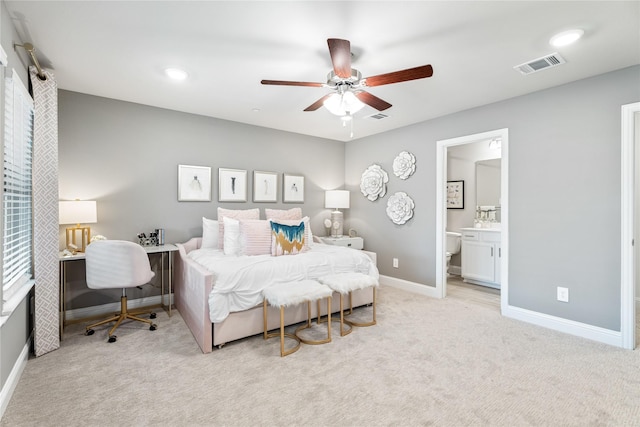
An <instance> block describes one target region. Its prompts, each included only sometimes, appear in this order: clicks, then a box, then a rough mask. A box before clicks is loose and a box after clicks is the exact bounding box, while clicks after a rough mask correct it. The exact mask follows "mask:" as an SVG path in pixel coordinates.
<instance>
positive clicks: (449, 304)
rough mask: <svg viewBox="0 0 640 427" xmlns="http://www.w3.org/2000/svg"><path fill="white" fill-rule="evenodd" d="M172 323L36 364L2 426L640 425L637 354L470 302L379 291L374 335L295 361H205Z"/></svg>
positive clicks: (234, 346)
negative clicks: (563, 332)
mask: <svg viewBox="0 0 640 427" xmlns="http://www.w3.org/2000/svg"><path fill="white" fill-rule="evenodd" d="M368 310H370V308H365V309H361V310H360V311H359V314H361V315H362V316H363V317H366V314H368V313H364V311H368ZM174 313H175V314H174V315H173V316H172V317H171V318H169V317H168V316H167V314H166V313H164V312H162V313H159V314H158V319H157V323H158V327H159V329H158V330H157V331H153V332H151V331H149V330H148V328H147V327H145V326H144V325H137V324H127V325H126V326H125V327H124V328H123V329H122V330H121V331H120V332H119V333H118V342H117V343H115V344H108V343H106V340H105V337H106V330H102V331H97V332H96V334H95V335H93V336H90V337H87V336H84V335H82V330H81V328H80V327H79V326H74V327H72V328H69V329H68V332H67V334H66V336H65V340H64V341H63V342H62V346H61V348H60V349H59V350H57V351H54V352H52V353H49V354H47V355H45V356H42V357H40V358H37V359H31V360H29V362H28V364H27V367H26V369H25V371H24V373H23V375H22V378H21V380H20V383H19V384H18V386H17V388H16V390H15V393H14V395H13V398H12V400H11V402H10V403H9V406H8V408H7V410H6V412H5V415H4V417H3V419H2V421H1V423H0V425H2V426H22V425H33V426H44V425H46V426H120V425H128V426H134V425H135V426H145V425H171V426H200V425H202V426H209V425H211V426H213V425H215V426H291V425H293V426H297V425H300V426H330V425H331V426H334V425H344V426H372V425H373V426H399V425H410V426H414V425H435V426H485V425H486V426H493V425H495V426H530V425H533V426H538V425H542V426H632V425H636V426H637V425H640V353H639V352H638V351H628V350H622V349H618V348H615V347H611V346H607V345H604V344H599V343H595V342H592V341H588V340H584V339H581V338H576V337H572V336H569V335H565V334H561V333H559V332H554V331H550V330H546V329H543V328H539V327H536V326H533V325H528V324H525V323H521V322H518V321H515V320H511V319H506V318H503V317H501V316H500V314H499V312H498V310H497V309H496V308H494V307H491V306H489V305H487V304H481V303H475V302H474V301H472V300H465V299H459V298H455V297H448V298H446V299H444V300H436V299H432V298H427V297H421V296H418V295H415V294H411V293H408V292H404V291H401V290H398V289H394V288H389V287H382V288H381V289H380V291H379V304H378V323H379V324H378V325H377V326H372V327H368V328H356V329H355V330H354V332H353V333H352V334H350V335H347V336H346V337H340V336H339V334H338V333H337V327H336V328H335V329H334V340H333V342H332V343H330V344H325V345H319V346H306V345H303V346H302V347H301V348H300V350H299V351H298V352H297V353H294V354H292V355H290V356H287V357H285V358H280V356H279V343H278V340H277V339H271V340H268V341H264V340H263V339H262V337H261V336H256V337H251V338H248V339H244V340H240V341H238V342H235V343H231V344H228V345H227V346H225V347H224V348H223V349H222V350H215V351H214V352H213V353H211V354H206V355H205V354H202V353H201V352H200V350H199V348H198V346H197V345H196V343H195V341H194V340H193V338H192V336H191V333H190V332H189V330H188V329H187V327H186V326H185V324H184V322H183V321H182V319H181V318H180V316H179V314H178V313H176V312H174Z"/></svg>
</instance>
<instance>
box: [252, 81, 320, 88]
mask: <svg viewBox="0 0 640 427" xmlns="http://www.w3.org/2000/svg"><path fill="white" fill-rule="evenodd" d="M260 83H262V84H263V85H278V86H308V87H322V86H324V83H313V82H291V81H288V80H260Z"/></svg>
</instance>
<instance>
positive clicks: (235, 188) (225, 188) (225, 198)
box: [218, 168, 247, 202]
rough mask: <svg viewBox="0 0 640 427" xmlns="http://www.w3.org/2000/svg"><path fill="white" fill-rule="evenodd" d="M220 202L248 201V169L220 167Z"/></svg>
mask: <svg viewBox="0 0 640 427" xmlns="http://www.w3.org/2000/svg"><path fill="white" fill-rule="evenodd" d="M218 183H219V185H220V187H219V192H218V201H219V202H246V201H247V171H246V170H240V169H223V168H219V169H218Z"/></svg>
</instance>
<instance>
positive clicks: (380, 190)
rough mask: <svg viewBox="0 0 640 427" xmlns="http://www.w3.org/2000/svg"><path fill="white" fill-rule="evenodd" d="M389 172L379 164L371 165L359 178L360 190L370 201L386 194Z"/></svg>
mask: <svg viewBox="0 0 640 427" xmlns="http://www.w3.org/2000/svg"><path fill="white" fill-rule="evenodd" d="M387 182H389V174H387V172H386V171H385V170H384V169H382V168H381V167H380V165H371V166H369V167H368V168H367V169H366V170H365V171H364V172H363V173H362V179H361V180H360V192H362V194H363V195H364V196H365V197H366V198H367V199H369V200H371V201H372V202H373V201H375V200H377V199H378V197H384V195H385V194H387Z"/></svg>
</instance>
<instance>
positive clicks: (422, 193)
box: [346, 66, 640, 331]
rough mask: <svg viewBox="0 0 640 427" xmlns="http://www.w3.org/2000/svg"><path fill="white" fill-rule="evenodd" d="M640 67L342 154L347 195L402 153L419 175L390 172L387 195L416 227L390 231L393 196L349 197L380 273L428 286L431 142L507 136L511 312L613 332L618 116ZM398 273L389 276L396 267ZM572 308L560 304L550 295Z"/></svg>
mask: <svg viewBox="0 0 640 427" xmlns="http://www.w3.org/2000/svg"><path fill="white" fill-rule="evenodd" d="M639 83H640V67H638V66H636V67H630V68H627V69H623V70H619V71H616V72H612V73H608V74H605V75H601V76H597V77H594V78H590V79H585V80H582V81H578V82H575V83H571V84H567V85H563V86H559V87H556V88H553V89H549V90H545V91H541V92H537V93H534V94H530V95H526V96H521V97H518V98H514V99H511V100H507V101H503V102H499V103H495V104H491V105H486V106H483V107H480V108H476V109H471V110H468V111H464V112H461V113H457V114H453V115H450V116H446V117H442V118H438V119H435V120H431V121H428V122H424V123H419V124H416V125H413V126H409V127H405V128H403V129H399V130H396V131H393V132H388V133H385V134H381V135H376V136H373V137H369V138H365V139H361V140H357V141H353V142H350V143H348V144H347V145H346V164H347V165H348V166H347V172H346V182H347V184H348V188H349V189H352V190H353V191H354V193H357V191H358V184H359V180H360V176H361V173H362V171H364V170H365V168H366V167H367V166H368V165H370V164H372V163H379V164H381V165H382V166H383V167H384V168H385V169H386V170H387V171H389V172H391V171H392V162H393V159H394V158H395V156H396V155H397V153H398V152H400V151H402V150H408V151H410V152H412V153H413V154H415V155H416V158H417V170H416V173H415V174H414V175H413V176H412V177H411V178H410V179H408V180H407V181H406V182H401V180H399V179H397V178H396V177H395V176H393V174H392V173H390V182H389V186H388V194H393V193H394V192H396V191H406V192H407V193H408V194H409V195H410V196H411V197H413V199H414V201H415V204H416V210H415V216H414V218H413V219H412V220H411V221H410V222H409V223H407V224H406V225H404V226H398V225H394V224H393V223H392V222H391V221H390V220H389V219H388V218H387V217H386V215H385V206H386V201H387V199H388V196H387V197H385V198H384V199H383V200H378V201H376V202H373V203H372V202H369V201H367V200H366V199H365V198H364V197H361V196H360V197H354V201H353V203H352V208H351V209H350V215H351V217H352V218H357V221H356V220H355V219H352V222H357V224H358V225H357V228H358V229H359V231H361V234H362V235H363V236H364V238H365V241H366V246H367V248H368V249H369V250H371V251H374V252H377V253H378V266H379V268H380V271H381V274H385V275H389V276H394V277H398V278H401V279H406V280H409V281H412V282H417V283H422V284H425V285H428V286H434V284H435V272H436V262H435V260H434V259H435V251H436V248H435V224H436V216H435V215H436V213H435V194H436V188H435V187H436V185H435V184H436V158H435V153H436V141H438V140H443V139H448V138H454V137H458V136H464V135H471V134H476V133H480V132H485V131H489V130H494V129H501V128H508V129H509V142H510V146H509V209H510V218H509V227H510V230H509V233H510V241H509V245H510V253H509V259H510V264H509V303H510V304H511V305H513V306H516V307H521V308H525V309H529V310H533V311H536V312H541V313H547V314H550V315H553V316H558V317H561V318H566V319H571V320H575V321H578V322H584V323H586V324H590V325H594V326H599V327H603V328H606V329H611V330H616V331H619V330H620V107H621V106H622V105H624V104H628V103H632V102H637V101H638V100H640V84H639ZM393 257H397V258H399V260H400V268H399V269H394V268H392V261H391V260H392V258H393ZM557 286H566V287H568V288H569V290H570V302H569V303H568V304H567V303H559V302H557V301H556V287H557Z"/></svg>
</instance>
